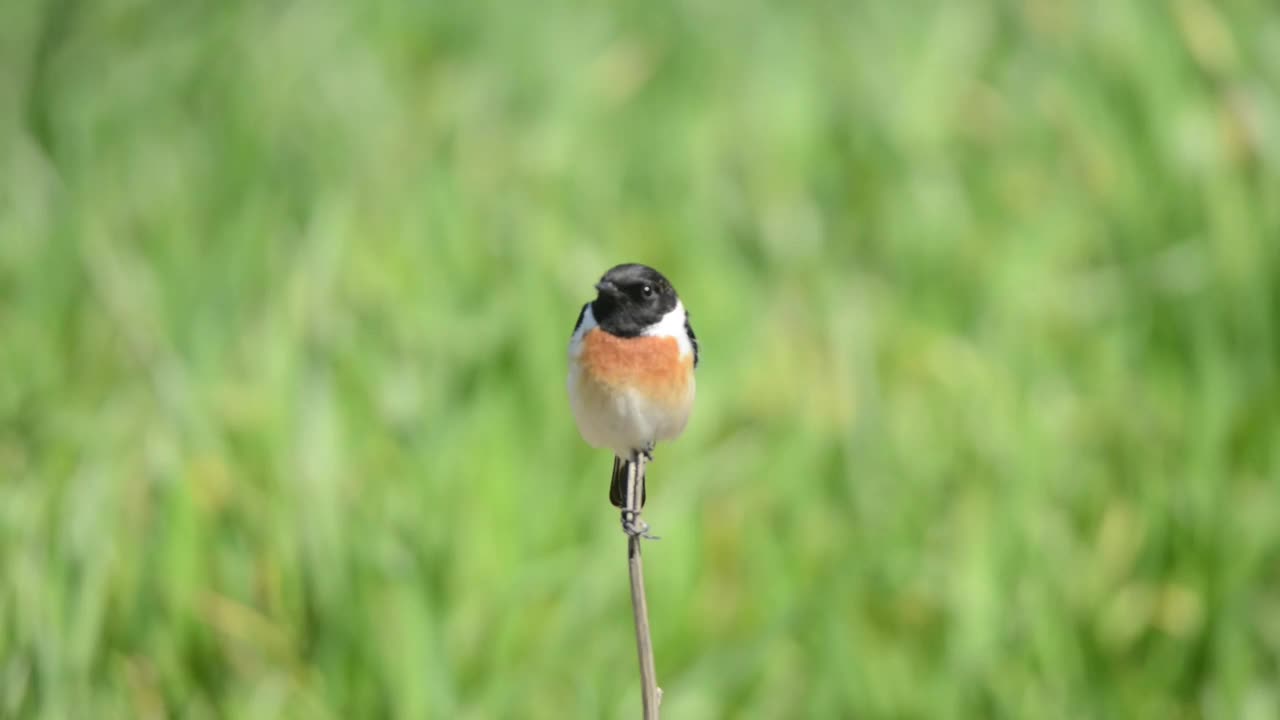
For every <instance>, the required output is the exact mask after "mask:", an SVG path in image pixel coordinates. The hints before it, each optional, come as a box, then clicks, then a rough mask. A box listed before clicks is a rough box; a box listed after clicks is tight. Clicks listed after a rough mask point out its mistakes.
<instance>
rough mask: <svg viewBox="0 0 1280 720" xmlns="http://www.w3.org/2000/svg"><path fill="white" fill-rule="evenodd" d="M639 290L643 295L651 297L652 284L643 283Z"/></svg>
mask: <svg viewBox="0 0 1280 720" xmlns="http://www.w3.org/2000/svg"><path fill="white" fill-rule="evenodd" d="M640 292H642V293H644V296H645V297H653V286H652V285H645V286H644V287H642V288H640Z"/></svg>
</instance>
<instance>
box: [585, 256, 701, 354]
mask: <svg viewBox="0 0 1280 720" xmlns="http://www.w3.org/2000/svg"><path fill="white" fill-rule="evenodd" d="M596 290H597V291H598V292H599V295H597V296H596V299H595V302H593V303H591V314H592V315H594V316H595V318H596V322H597V323H599V325H600V327H601V328H603V329H604V330H605V331H606V332H608V333H610V334H613V335H617V336H619V337H635V336H637V335H639V334H640V333H642V332H644V329H645V328H647V327H649V326H650V325H652V324H654V323H656V322H658V321H659V320H661V319H662V316H663V315H666V314H667V313H669V312H671V311H672V310H674V309H675V308H676V303H677V302H679V298H677V297H676V291H675V288H673V287H671V283H669V282H667V279H666V278H665V277H663V276H662V273H660V272H658V271H657V270H654V269H653V268H651V267H649V266H648V265H637V264H628V265H619V266H617V267H615V268H613V269H611V270H609V272H607V273H605V274H604V277H602V278H600V282H598V283H596Z"/></svg>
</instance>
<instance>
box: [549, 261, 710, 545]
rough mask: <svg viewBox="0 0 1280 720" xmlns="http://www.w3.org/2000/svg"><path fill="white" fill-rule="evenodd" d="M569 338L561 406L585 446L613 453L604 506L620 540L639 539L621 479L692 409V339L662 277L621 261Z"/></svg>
mask: <svg viewBox="0 0 1280 720" xmlns="http://www.w3.org/2000/svg"><path fill="white" fill-rule="evenodd" d="M596 291H597V295H596V299H595V300H594V301H592V302H589V303H587V304H586V305H583V306H582V310H581V311H580V312H579V313H578V322H577V324H576V325H574V327H573V338H572V339H571V340H570V341H569V383H568V384H569V404H570V405H571V406H572V408H573V417H574V420H575V421H577V424H578V431H579V432H581V433H582V437H583V439H584V440H586V441H587V444H589V445H591V446H592V447H597V448H608V449H609V450H612V451H613V454H614V461H613V479H612V482H611V483H610V487H609V501H610V502H611V503H613V504H614V505H615V506H616V507H619V508H622V510H623V513H622V526H623V530H624V531H625V532H626V533H627V534H628V535H633V536H634V535H643V536H647V527H648V526H647V525H645V524H644V523H643V522H642V521H640V520H639V517H638V511H639V509H640V508H641V507H643V506H644V500H645V497H644V485H643V473H642V475H641V481H640V483H639V485H640V487H639V491H638V492H639V494H640V497H639V502H635V500H636V498H635V497H633V496H632V495H631V493H632V492H634V489H633V488H632V484H631V483H630V482H628V473H629V472H630V471H631V466H632V465H633V464H637V463H639V462H640V461H641V459H642V458H643V459H644V460H651V459H652V458H653V447H654V445H655V444H656V443H658V442H661V441H664V440H671V439H674V438H676V437H678V436H679V435H680V433H682V432H684V428H685V425H686V423H688V421H689V413H690V411H691V410H692V409H693V397H694V378H693V370H694V368H695V367H697V366H698V338H697V336H695V335H694V334H693V327H692V326H691V325H690V324H689V314H688V313H687V312H686V311H685V309H684V303H682V302H680V297H679V296H678V295H676V290H675V288H673V287H672V286H671V283H670V282H668V281H667V278H666V277H664V276H663V275H662V273H660V272H658V271H657V270H654V269H653V268H651V267H649V266H647V265H639V264H635V263H629V264H625V265H618V266H617V267H614V268H611V269H610V270H609V271H608V272H606V273H605V274H604V277H602V278H600V282H598V283H596Z"/></svg>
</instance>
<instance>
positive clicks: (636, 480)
mask: <svg viewBox="0 0 1280 720" xmlns="http://www.w3.org/2000/svg"><path fill="white" fill-rule="evenodd" d="M644 464H645V457H644V454H643V453H638V454H637V459H636V461H635V462H632V463H631V465H630V468H631V469H630V471H629V473H628V475H627V483H628V484H629V485H630V487H629V492H627V498H628V504H627V507H626V508H624V509H623V511H622V519H623V525H624V526H625V525H627V519H628V516H630V519H631V522H632V523H634V524H637V525H640V527H643V525H641V524H640V523H641V521H640V503H641V498H642V497H643V493H644V490H643V488H644ZM641 537H642V536H641V535H628V536H627V566H628V568H629V569H630V571H631V610H632V614H633V615H634V617H635V622H636V652H637V653H638V655H639V656H640V694H641V699H642V700H643V703H644V720H658V703H659V702H660V701H661V699H662V691H661V690H660V689H658V680H657V673H656V672H655V671H654V664H653V640H652V639H651V638H650V636H649V604H648V602H647V601H646V600H645V596H644V563H643V562H642V561H641V559H640V540H641Z"/></svg>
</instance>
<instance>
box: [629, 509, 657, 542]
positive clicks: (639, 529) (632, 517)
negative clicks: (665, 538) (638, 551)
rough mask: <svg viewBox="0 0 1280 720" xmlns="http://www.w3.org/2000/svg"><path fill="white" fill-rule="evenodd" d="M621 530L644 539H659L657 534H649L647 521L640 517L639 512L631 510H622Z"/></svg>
mask: <svg viewBox="0 0 1280 720" xmlns="http://www.w3.org/2000/svg"><path fill="white" fill-rule="evenodd" d="M622 532H624V533H626V534H627V535H628V536H630V537H640V538H644V539H645V540H660V539H661V538H659V537H658V536H657V535H650V534H649V523H647V522H645V521H644V520H641V519H640V513H638V512H635V511H633V510H623V511H622Z"/></svg>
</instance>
